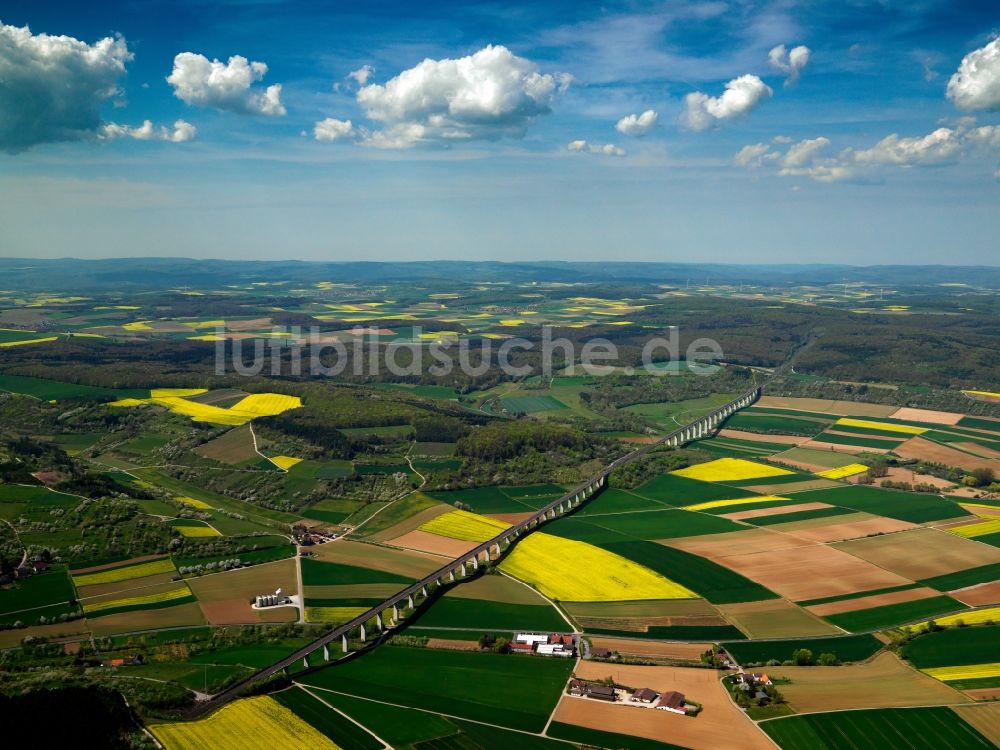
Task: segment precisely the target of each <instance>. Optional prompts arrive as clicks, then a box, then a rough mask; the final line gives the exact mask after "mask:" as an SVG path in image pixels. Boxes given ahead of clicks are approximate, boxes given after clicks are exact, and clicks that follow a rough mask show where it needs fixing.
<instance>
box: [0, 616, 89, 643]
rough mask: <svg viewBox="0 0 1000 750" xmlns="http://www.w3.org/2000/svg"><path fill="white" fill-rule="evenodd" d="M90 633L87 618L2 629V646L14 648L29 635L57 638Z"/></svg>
mask: <svg viewBox="0 0 1000 750" xmlns="http://www.w3.org/2000/svg"><path fill="white" fill-rule="evenodd" d="M88 633H90V628H88V627H87V621H86V620H82V619H81V620H72V621H71V622H58V623H55V624H54V625H32V626H31V627H28V628H17V629H13V630H0V648H14V647H15V646H20V645H21V641H22V640H23V639H24V638H27V637H28V636H29V635H30V636H34V637H36V638H48V639H49V640H56V639H58V638H59V637H60V636H73V635H76V636H78V635H81V634H88Z"/></svg>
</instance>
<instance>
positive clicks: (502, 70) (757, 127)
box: [0, 0, 1000, 264]
mask: <svg viewBox="0 0 1000 750" xmlns="http://www.w3.org/2000/svg"><path fill="white" fill-rule="evenodd" d="M0 23H2V24H3V26H2V27H0V226H2V227H3V228H2V229H0V255H5V256H46V257H62V256H80V257H107V256H134V255H183V256H193V257H213V258H242V259H251V258H253V259H303V260H308V259H322V260H358V259H369V260H408V259H434V258H442V259H446V258H461V259H500V260H539V259H561V260H614V259H623V260H626V259H627V260H656V261H703V262H753V261H755V260H759V261H761V262H843V263H858V264H867V263H917V262H919V263H964V264H971V263H988V264H995V263H997V257H998V256H997V250H996V247H997V240H996V228H997V225H998V223H1000V42H997V41H995V40H996V35H997V33H998V32H1000V9H998V7H997V5H996V4H995V3H994V2H971V1H967V2H961V1H959V2H955V1H952V2H937V1H936V0H935V1H931V0H909V1H906V2H903V1H900V2H896V0H882V1H881V2H876V1H873V2H868V1H867V0H845V1H843V2H794V1H793V0H785V1H784V2H754V1H752V0H710V1H708V2H667V3H606V4H603V5H601V6H596V5H592V4H581V3H570V2H566V3H531V4H524V5H515V4H475V5H469V4H467V3H440V2H439V3H434V4H417V3H392V2H370V3H364V4H343V5H340V4H335V3H314V2H298V3H293V2H280V1H279V0H257V1H256V2H254V1H252V0H251V1H249V2H235V1H233V2H219V1H218V0H216V1H211V0H198V1H195V0H180V1H178V0H174V1H171V2H166V1H165V0H164V1H161V0H133V1H132V2H121V3H118V2H104V3H100V4H96V5H91V6H90V7H84V4H79V3H60V2H46V3H37V2H34V3H17V2H3V1H0ZM25 26H27V27H28V28H29V29H30V31H24V30H23V27H25ZM46 35H49V36H51V37H67V38H69V39H61V40H58V41H52V40H51V39H50V38H49V36H46ZM101 40H106V41H105V42H101ZM491 45H492V46H491ZM779 45H784V47H783V49H782V48H780V47H779ZM776 48H778V49H776ZM53 49H55V50H56V52H53V51H52V50H53ZM793 50H796V51H795V52H793ZM53 54H56V55H57V56H58V60H56V63H57V64H52V63H53V58H52V55H53ZM234 56H239V57H240V58H242V63H241V62H240V61H239V60H236V61H235V62H234V61H232V60H231V59H230V58H233V57H234ZM769 57H770V58H773V61H771V60H769ZM425 60H427V62H422V61H425ZM215 61H218V62H217V64H216V63H215ZM252 63H263V64H264V66H266V72H264V66H261V65H257V66H254V67H251V64H252ZM241 65H242V67H241ZM213 66H214V72H213ZM366 66H367V67H366ZM352 72H353V73H354V75H353V77H352V76H351V74H352ZM168 78H169V80H168ZM223 79H225V81H223ZM226 81H228V82H226ZM276 85H280V89H276V88H275V87H276ZM726 92H728V93H726ZM643 113H648V114H645V115H644V116H643ZM630 115H634V116H635V117H634V118H632V121H631V123H630V121H628V120H626V121H624V122H621V121H622V120H623V118H627V117H628V116H630ZM147 120H148V121H149V124H148V125H145V126H144V122H145V121H147Z"/></svg>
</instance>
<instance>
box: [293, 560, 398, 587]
mask: <svg viewBox="0 0 1000 750" xmlns="http://www.w3.org/2000/svg"><path fill="white" fill-rule="evenodd" d="M300 564H301V565H302V585H303V586H343V585H348V584H356V583H399V584H408V583H413V581H414V580H415V579H412V578H406V577H405V576H401V575H396V574H395V573H386V572H383V571H381V570H372V569H371V568H361V567H356V566H354V565H341V564H340V563H332V562H323V561H322V560H312V559H310V558H308V557H303V558H302V560H300Z"/></svg>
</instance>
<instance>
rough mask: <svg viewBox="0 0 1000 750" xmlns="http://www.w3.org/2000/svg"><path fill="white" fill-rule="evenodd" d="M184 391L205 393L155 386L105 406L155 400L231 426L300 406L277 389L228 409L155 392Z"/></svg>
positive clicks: (195, 418) (179, 411)
mask: <svg viewBox="0 0 1000 750" xmlns="http://www.w3.org/2000/svg"><path fill="white" fill-rule="evenodd" d="M184 390H186V391H188V395H197V394H200V393H205V391H204V390H202V389H196V388H190V389H171V388H165V389H156V391H154V392H153V393H152V395H150V397H149V398H145V399H141V398H123V399H120V400H118V401H112V402H111V403H110V404H108V406H139V405H141V404H157V405H159V406H163V407H166V408H167V409H169V410H170V411H172V412H174V413H175V414H183V415H184V416H186V417H190V418H191V420H192V421H194V422H208V423H209V424H220V425H232V426H234V427H236V426H239V425H243V424H246V423H247V422H249V421H250V420H252V419H256V418H257V417H272V416H275V415H277V414H281V413H282V412H286V411H288V410H289V409H298V408H299V407H300V406H302V399H300V398H299V397H298V396H285V395H284V394H281V393H254V394H251V395H249V396H246V397H245V398H243V399H241V400H240V401H238V402H237V403H236V404H234V405H233V406H232V407H230V408H229V409H223V408H221V407H218V406H212V405H211V404H199V403H198V402H197V401H188V400H187V399H186V398H184V397H183V396H178V395H155V394H156V393H168V392H173V393H174V394H176V393H177V392H179V391H184Z"/></svg>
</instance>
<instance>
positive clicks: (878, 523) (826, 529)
mask: <svg viewBox="0 0 1000 750" xmlns="http://www.w3.org/2000/svg"><path fill="white" fill-rule="evenodd" d="M839 518H840V517H839V516H833V517H831V518H828V519H827V520H828V521H831V522H832V523H829V524H827V525H825V526H816V527H814V528H811V529H797V530H795V531H788V530H785V531H786V533H788V534H792V535H793V536H796V537H798V538H799V539H804V540H807V541H810V542H839V541H841V540H843V539H857V538H858V537H866V536H871V535H872V534H891V533H892V532H894V531H904V530H906V529H916V528H918V527H917V525H916V524H912V523H909V522H908V521H897V520H896V519H894V518H880V517H873V518H865V519H861V520H855V521H848V522H846V523H837V521H838V520H839Z"/></svg>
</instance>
